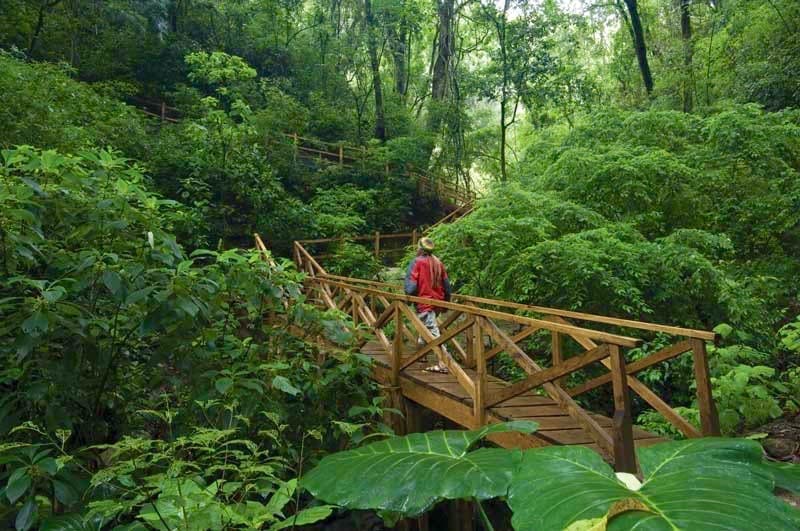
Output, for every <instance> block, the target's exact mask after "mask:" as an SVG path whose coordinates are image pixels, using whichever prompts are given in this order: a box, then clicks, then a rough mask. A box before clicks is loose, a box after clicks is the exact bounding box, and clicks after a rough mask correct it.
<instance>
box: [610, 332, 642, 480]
mask: <svg viewBox="0 0 800 531" xmlns="http://www.w3.org/2000/svg"><path fill="white" fill-rule="evenodd" d="M608 353H609V358H611V382H612V384H613V386H614V418H613V419H612V426H613V430H614V434H613V435H614V437H613V438H614V468H615V469H616V471H617V472H630V473H631V474H635V473H636V453H635V448H634V443H633V420H632V418H631V396H630V392H629V390H628V375H627V372H626V367H625V355H624V354H623V353H622V349H620V347H619V345H608Z"/></svg>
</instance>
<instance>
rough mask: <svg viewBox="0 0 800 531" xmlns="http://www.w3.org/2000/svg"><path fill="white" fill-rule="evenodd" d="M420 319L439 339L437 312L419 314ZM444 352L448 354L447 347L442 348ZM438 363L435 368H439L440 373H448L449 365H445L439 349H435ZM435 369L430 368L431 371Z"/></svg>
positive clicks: (432, 334) (434, 336)
mask: <svg viewBox="0 0 800 531" xmlns="http://www.w3.org/2000/svg"><path fill="white" fill-rule="evenodd" d="M419 318H420V320H421V321H422V323H423V324H424V325H425V328H427V329H428V331H429V332H430V333H431V336H433V338H434V339H436V338H438V337H439V336H440V335H441V333H440V332H439V323H437V322H436V312H432V311H428V312H423V313H421V314H419ZM441 348H442V350H443V351H444V352H447V350H446V347H445V346H444V345H442V346H441ZM434 352H435V353H436V359H437V363H436V365H435V366H433V367H437V368H438V370H439V372H445V371H447V365H446V364H445V363H444V360H443V359H442V357H441V355H440V354H439V349H435V351H434ZM433 367H429V369H433Z"/></svg>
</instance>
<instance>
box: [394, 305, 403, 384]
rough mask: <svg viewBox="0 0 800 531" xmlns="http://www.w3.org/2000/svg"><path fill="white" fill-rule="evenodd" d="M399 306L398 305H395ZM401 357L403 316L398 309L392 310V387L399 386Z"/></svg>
mask: <svg viewBox="0 0 800 531" xmlns="http://www.w3.org/2000/svg"><path fill="white" fill-rule="evenodd" d="M395 304H399V303H395ZM402 355H403V314H402V312H401V311H400V308H399V307H397V306H396V307H395V309H394V341H392V385H393V386H394V387H397V386H398V385H400V362H401V357H402Z"/></svg>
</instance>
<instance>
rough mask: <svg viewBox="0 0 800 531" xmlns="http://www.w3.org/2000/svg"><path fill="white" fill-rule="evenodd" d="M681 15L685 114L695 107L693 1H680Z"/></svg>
mask: <svg viewBox="0 0 800 531" xmlns="http://www.w3.org/2000/svg"><path fill="white" fill-rule="evenodd" d="M678 2H679V5H678V7H679V8H680V13H681V41H682V42H683V67H684V72H683V76H682V77H683V112H692V107H693V105H694V97H693V96H694V74H693V72H692V15H691V11H690V8H691V4H692V1H691V0H678Z"/></svg>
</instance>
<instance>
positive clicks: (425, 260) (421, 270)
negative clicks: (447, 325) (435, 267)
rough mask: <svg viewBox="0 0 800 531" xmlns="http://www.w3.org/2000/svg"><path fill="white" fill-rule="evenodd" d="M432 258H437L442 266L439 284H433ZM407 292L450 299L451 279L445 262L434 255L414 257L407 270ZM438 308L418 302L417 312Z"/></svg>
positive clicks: (442, 299) (444, 299)
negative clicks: (448, 276)
mask: <svg viewBox="0 0 800 531" xmlns="http://www.w3.org/2000/svg"><path fill="white" fill-rule="evenodd" d="M431 260H436V261H438V262H439V264H441V266H442V280H441V282H439V285H438V286H434V285H433V278H431V262H430V261H431ZM405 292H406V294H408V295H414V296H416V297H425V298H428V299H436V300H439V301H449V300H450V280H449V279H448V278H447V269H445V267H444V264H442V263H441V261H440V260H439V259H438V258H436V257H435V256H433V255H421V256H417V257H416V258H414V260H412V261H411V264H409V266H408V271H407V272H406V282H405ZM431 310H436V308H434V307H433V306H432V305H430V304H424V303H418V304H417V313H425V312H429V311H431Z"/></svg>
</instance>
